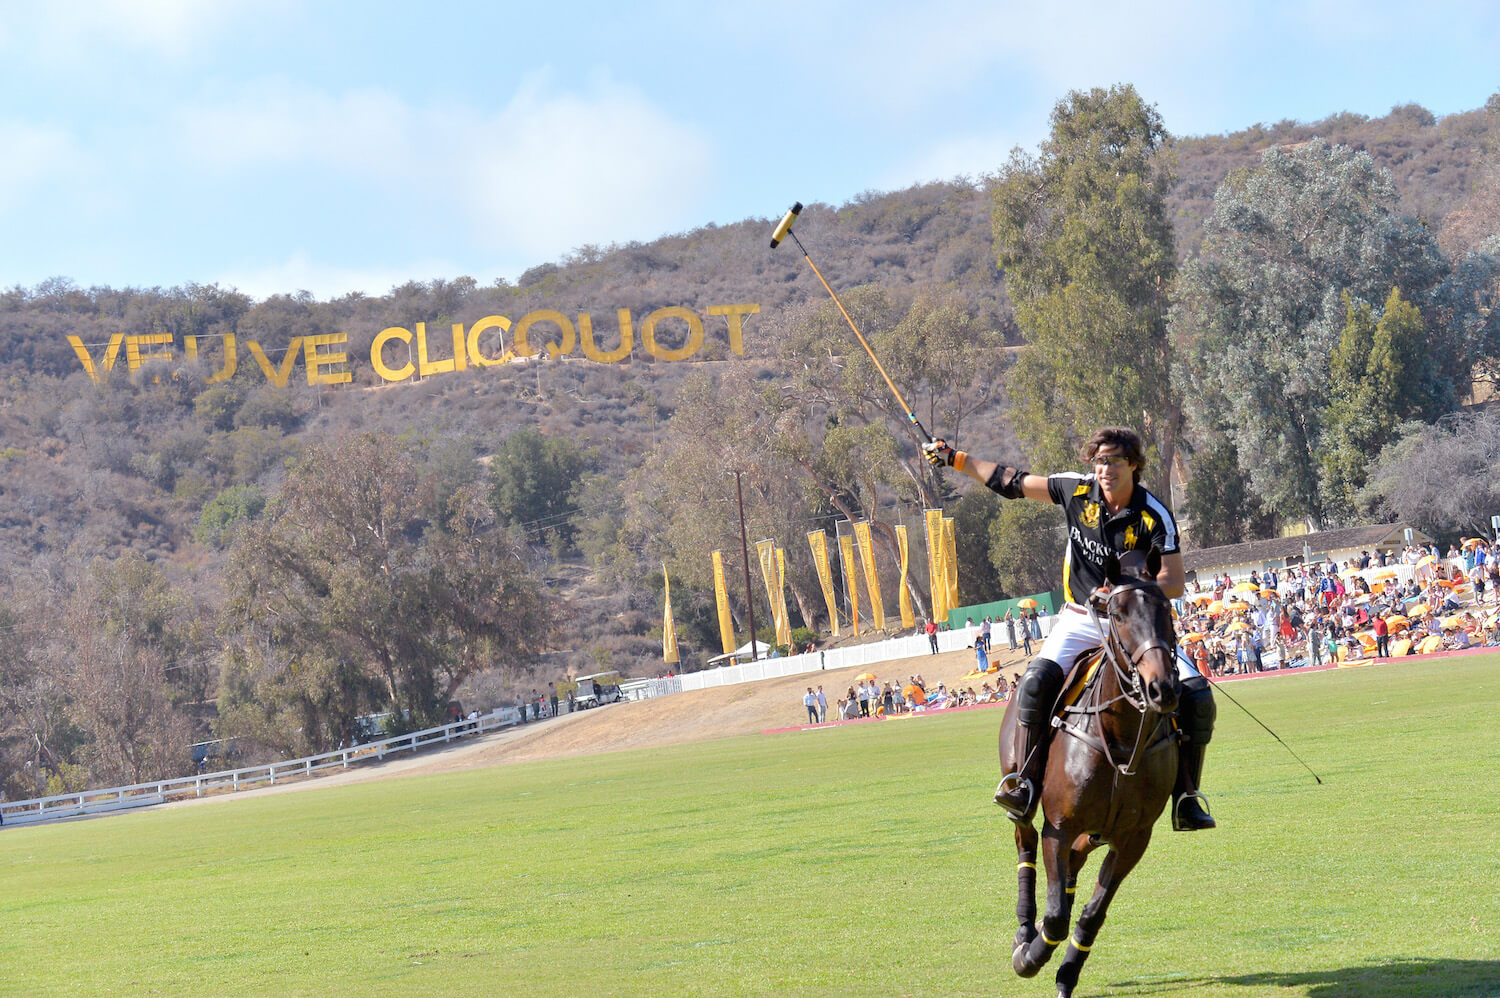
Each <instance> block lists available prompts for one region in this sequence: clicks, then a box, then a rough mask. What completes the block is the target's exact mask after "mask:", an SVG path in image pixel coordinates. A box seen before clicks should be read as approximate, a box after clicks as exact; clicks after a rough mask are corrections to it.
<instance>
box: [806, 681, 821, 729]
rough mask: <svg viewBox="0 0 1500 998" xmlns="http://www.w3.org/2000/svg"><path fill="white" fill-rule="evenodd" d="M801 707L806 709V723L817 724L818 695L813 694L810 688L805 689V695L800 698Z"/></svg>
mask: <svg viewBox="0 0 1500 998" xmlns="http://www.w3.org/2000/svg"><path fill="white" fill-rule="evenodd" d="M802 706H804V707H806V708H807V723H808V724H817V723H818V695H817V694H816V693H814V692H813V688H812V687H811V686H809V687H808V688H807V695H806V696H804V697H803V698H802Z"/></svg>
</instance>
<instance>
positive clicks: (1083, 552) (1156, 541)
mask: <svg viewBox="0 0 1500 998" xmlns="http://www.w3.org/2000/svg"><path fill="white" fill-rule="evenodd" d="M1047 493H1048V495H1050V496H1051V497H1052V501H1053V502H1055V503H1057V504H1058V505H1059V506H1061V507H1062V508H1063V515H1064V516H1065V517H1067V521H1068V553H1067V556H1066V557H1065V558H1064V559H1063V598H1064V599H1066V600H1067V601H1068V602H1070V603H1083V602H1084V601H1085V600H1087V599H1088V595H1089V593H1090V592H1091V591H1093V590H1094V589H1096V588H1098V587H1099V586H1102V585H1103V584H1104V558H1105V555H1107V554H1108V553H1109V552H1111V551H1113V552H1114V554H1115V557H1117V558H1118V557H1119V556H1120V555H1122V554H1124V553H1125V552H1126V551H1150V550H1151V549H1152V548H1153V547H1155V548H1158V549H1159V550H1160V551H1161V553H1162V554H1164V555H1167V554H1176V553H1177V550H1178V549H1177V543H1178V540H1177V519H1176V518H1175V517H1174V516H1173V515H1172V511H1171V510H1170V509H1168V508H1167V505H1166V503H1164V502H1162V501H1161V500H1160V499H1158V498H1156V496H1154V495H1152V494H1151V493H1150V492H1148V491H1146V488H1145V486H1143V485H1141V484H1140V483H1139V482H1138V483H1136V486H1135V489H1134V491H1132V492H1131V494H1130V503H1129V504H1128V505H1127V506H1126V507H1125V508H1124V509H1122V510H1120V511H1119V512H1118V513H1115V514H1114V515H1110V513H1109V509H1108V507H1107V506H1106V505H1105V503H1104V491H1103V489H1101V488H1100V487H1099V479H1098V478H1097V477H1096V476H1094V475H1081V474H1078V473H1076V472H1062V473H1059V474H1056V475H1048V476H1047Z"/></svg>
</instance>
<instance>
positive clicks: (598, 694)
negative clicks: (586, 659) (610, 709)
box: [559, 670, 621, 710]
mask: <svg viewBox="0 0 1500 998" xmlns="http://www.w3.org/2000/svg"><path fill="white" fill-rule="evenodd" d="M573 682H574V683H575V684H576V685H575V688H574V690H573V699H572V707H571V709H572V710H588V709H589V708H590V707H598V706H601V705H603V704H606V703H614V702H615V701H616V700H619V699H620V698H621V697H620V674H619V673H618V672H615V671H613V670H611V671H610V672H596V673H594V674H593V675H590V676H579V677H578V678H577V679H575V680H573ZM559 692H565V691H564V690H562V689H561V688H560V689H559Z"/></svg>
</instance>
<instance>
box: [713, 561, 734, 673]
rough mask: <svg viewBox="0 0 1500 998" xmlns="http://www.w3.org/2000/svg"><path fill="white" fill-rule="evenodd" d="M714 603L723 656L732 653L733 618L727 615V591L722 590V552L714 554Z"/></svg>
mask: <svg viewBox="0 0 1500 998" xmlns="http://www.w3.org/2000/svg"><path fill="white" fill-rule="evenodd" d="M714 602H715V603H716V604H718V607H719V640H720V641H721V642H722V643H723V645H724V654H726V655H728V654H730V653H732V652H733V651H734V618H733V617H732V616H730V614H729V591H728V590H727V589H725V588H724V552H722V551H715V552H714Z"/></svg>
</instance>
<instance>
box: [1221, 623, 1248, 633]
mask: <svg viewBox="0 0 1500 998" xmlns="http://www.w3.org/2000/svg"><path fill="white" fill-rule="evenodd" d="M1225 629H1226V630H1230V631H1248V630H1250V625H1249V624H1247V623H1245V622H1244V621H1243V620H1236V621H1235V622H1234V623H1232V624H1230V625H1229V626H1228V627H1227V628H1225Z"/></svg>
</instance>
